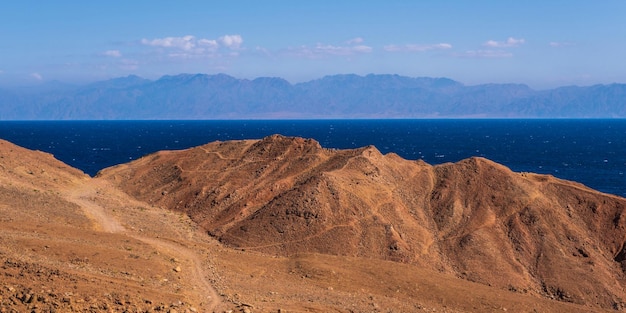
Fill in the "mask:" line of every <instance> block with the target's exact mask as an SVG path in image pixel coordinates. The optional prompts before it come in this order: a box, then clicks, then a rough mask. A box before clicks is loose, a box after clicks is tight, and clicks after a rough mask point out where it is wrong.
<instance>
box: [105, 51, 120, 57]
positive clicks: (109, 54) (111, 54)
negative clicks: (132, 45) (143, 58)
mask: <svg viewBox="0 0 626 313" xmlns="http://www.w3.org/2000/svg"><path fill="white" fill-rule="evenodd" d="M102 55H104V56H107V57H113V58H120V57H122V53H121V52H120V50H107V51H104V52H102Z"/></svg>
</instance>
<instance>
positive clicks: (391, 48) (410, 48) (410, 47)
mask: <svg viewBox="0 0 626 313" xmlns="http://www.w3.org/2000/svg"><path fill="white" fill-rule="evenodd" d="M451 48H452V45H451V44H449V43H437V44H429V45H419V44H407V45H387V46H385V47H384V49H385V51H388V52H425V51H430V50H446V49H451Z"/></svg>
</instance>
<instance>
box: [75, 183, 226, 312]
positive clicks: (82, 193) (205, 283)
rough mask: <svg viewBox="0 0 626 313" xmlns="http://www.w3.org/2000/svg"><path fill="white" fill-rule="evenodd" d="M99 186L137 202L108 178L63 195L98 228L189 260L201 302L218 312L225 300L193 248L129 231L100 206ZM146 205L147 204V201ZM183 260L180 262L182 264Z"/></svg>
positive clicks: (192, 277)
mask: <svg viewBox="0 0 626 313" xmlns="http://www.w3.org/2000/svg"><path fill="white" fill-rule="evenodd" d="M100 190H107V191H112V198H113V199H115V200H122V201H120V202H121V203H128V202H138V201H137V200H136V199H132V198H131V199H128V198H129V197H128V196H126V194H124V193H122V192H119V191H118V190H117V189H115V187H112V186H110V185H109V184H108V183H107V182H105V181H102V180H97V179H91V180H90V181H89V182H86V183H83V184H80V185H78V186H77V187H76V188H73V189H71V190H68V192H67V193H66V194H65V195H64V196H65V198H66V200H68V201H70V202H73V203H75V204H77V205H79V206H80V207H81V209H82V210H83V212H84V213H85V215H86V216H87V217H88V218H89V219H91V220H92V221H93V222H94V223H95V227H96V229H97V230H99V231H102V232H107V233H114V234H124V235H126V236H129V237H131V238H134V239H136V240H139V241H142V242H144V243H146V244H149V245H151V246H152V247H154V248H155V249H156V250H159V251H160V252H163V253H165V254H170V255H175V256H176V257H177V258H180V259H183V260H187V262H186V263H187V264H189V265H188V267H189V268H187V271H186V272H188V273H191V274H190V275H189V277H190V278H191V282H190V283H191V284H192V285H193V286H195V287H197V288H199V292H200V293H201V299H202V303H201V304H203V305H204V306H205V308H203V309H205V310H206V311H207V312H215V311H216V309H217V307H218V306H219V305H220V304H221V303H222V302H221V299H220V297H219V295H218V293H217V291H216V290H215V288H213V286H212V285H211V283H210V281H209V280H208V279H207V277H208V275H207V273H206V271H205V270H204V268H203V264H202V259H201V258H200V257H199V256H198V254H197V253H195V252H194V251H193V250H191V249H189V248H187V247H185V246H184V245H183V244H181V243H177V242H174V241H171V240H166V239H160V238H152V237H147V236H141V235H138V234H135V233H133V232H130V231H128V230H127V229H126V228H125V227H124V226H123V225H122V224H121V223H120V222H119V221H118V220H117V219H116V218H115V217H114V216H112V215H109V214H108V213H107V210H106V209H105V208H103V207H102V206H100V205H99V204H98V203H97V202H96V199H97V198H98V197H101V195H100V194H99V191H100ZM142 204H143V205H145V206H147V205H146V204H145V203H142ZM182 264H183V262H181V265H182Z"/></svg>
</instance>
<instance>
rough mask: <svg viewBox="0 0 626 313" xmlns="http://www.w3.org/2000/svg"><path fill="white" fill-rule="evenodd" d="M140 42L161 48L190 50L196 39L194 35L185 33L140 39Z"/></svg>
mask: <svg viewBox="0 0 626 313" xmlns="http://www.w3.org/2000/svg"><path fill="white" fill-rule="evenodd" d="M141 44H143V45H146V46H153V47H161V48H176V49H181V50H191V49H193V48H194V47H195V46H196V40H195V37H194V36H191V35H187V36H183V37H165V38H156V39H152V40H148V39H142V40H141Z"/></svg>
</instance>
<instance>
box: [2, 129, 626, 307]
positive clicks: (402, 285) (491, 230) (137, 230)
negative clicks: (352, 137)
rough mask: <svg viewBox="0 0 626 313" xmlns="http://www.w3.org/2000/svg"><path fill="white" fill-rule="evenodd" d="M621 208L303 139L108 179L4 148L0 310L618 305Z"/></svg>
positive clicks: (172, 158) (537, 184)
mask: <svg viewBox="0 0 626 313" xmlns="http://www.w3.org/2000/svg"><path fill="white" fill-rule="evenodd" d="M624 204H626V200H625V199H622V198H618V197H614V196H610V195H606V194H601V193H598V192H596V191H593V190H590V189H588V188H585V187H584V186H581V185H579V184H576V183H573V182H567V181H561V180H557V179H555V178H553V177H550V176H542V175H535V174H530V173H513V172H511V171H509V170H508V169H507V168H505V167H503V166H501V165H498V164H495V163H493V162H490V161H488V160H485V159H469V160H465V161H462V162H459V163H456V164H444V165H439V166H434V167H433V166H430V165H428V164H425V163H423V162H414V161H407V160H403V159H401V158H400V157H398V156H396V155H393V154H389V155H381V154H380V153H379V152H378V150H376V148H374V147H365V148H361V149H356V150H328V149H324V148H322V147H320V146H319V144H318V143H317V142H315V141H313V140H307V139H302V138H286V137H282V136H272V137H268V138H264V139H263V140H246V141H233V142H215V143H211V144H208V145H205V146H201V147H196V148H192V149H188V150H183V151H163V152H159V153H156V154H153V155H150V156H146V157H144V158H142V159H140V160H137V161H135V162H132V163H128V164H123V165H119V166H116V167H113V168H109V169H107V170H105V171H103V172H101V173H100V175H99V176H98V177H95V178H91V177H89V176H87V175H85V174H83V173H82V172H80V171H79V170H76V169H73V168H71V167H69V166H67V165H65V164H63V163H61V162H59V161H58V160H56V159H54V157H53V156H51V155H49V154H46V153H42V152H38V151H31V150H27V149H23V148H21V147H18V146H15V145H13V144H11V143H9V142H6V141H0V277H2V279H1V280H0V311H1V312H415V311H424V312H435V311H436V312H503V311H508V312H606V311H612V310H622V309H623V307H622V305H623V304H622V303H623V302H622V299H623V298H624V291H623V290H622V286H623V284H624V282H623V275H624V274H623V269H622V263H625V262H624V261H625V259H626V257H625V255H626V252H624V248H623V243H624V233H623V232H624V231H623V223H624V221H623V219H622V218H621V214H622V211H623V206H624ZM625 267H626V266H625Z"/></svg>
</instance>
